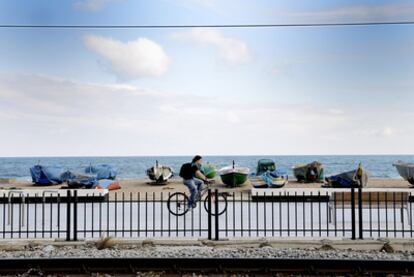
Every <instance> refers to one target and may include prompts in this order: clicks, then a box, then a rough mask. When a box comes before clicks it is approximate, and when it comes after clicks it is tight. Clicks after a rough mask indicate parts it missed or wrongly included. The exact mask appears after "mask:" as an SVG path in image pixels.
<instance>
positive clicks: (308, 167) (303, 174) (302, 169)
mask: <svg viewBox="0 0 414 277" xmlns="http://www.w3.org/2000/svg"><path fill="white" fill-rule="evenodd" d="M293 175H295V177H296V179H297V180H298V182H300V183H313V182H317V183H322V182H323V179H324V176H323V175H324V173H323V167H322V164H321V163H320V162H318V161H314V162H311V163H308V164H298V165H296V166H294V167H293Z"/></svg>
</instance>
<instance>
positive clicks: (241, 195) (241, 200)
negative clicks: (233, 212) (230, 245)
mask: <svg viewBox="0 0 414 277" xmlns="http://www.w3.org/2000/svg"><path fill="white" fill-rule="evenodd" d="M240 236H242V237H243V192H242V191H241V192H240Z"/></svg>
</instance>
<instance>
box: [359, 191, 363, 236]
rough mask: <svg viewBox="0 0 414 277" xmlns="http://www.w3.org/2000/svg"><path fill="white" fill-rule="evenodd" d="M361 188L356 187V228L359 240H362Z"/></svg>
mask: <svg viewBox="0 0 414 277" xmlns="http://www.w3.org/2000/svg"><path fill="white" fill-rule="evenodd" d="M362 209H363V207H362V187H361V186H359V187H358V227H359V239H362V238H363V224H364V221H363V219H362Z"/></svg>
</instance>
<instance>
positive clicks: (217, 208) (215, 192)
mask: <svg viewBox="0 0 414 277" xmlns="http://www.w3.org/2000/svg"><path fill="white" fill-rule="evenodd" d="M214 211H215V217H214V219H215V222H214V228H215V230H216V234H215V238H216V240H219V198H218V190H217V189H215V190H214Z"/></svg>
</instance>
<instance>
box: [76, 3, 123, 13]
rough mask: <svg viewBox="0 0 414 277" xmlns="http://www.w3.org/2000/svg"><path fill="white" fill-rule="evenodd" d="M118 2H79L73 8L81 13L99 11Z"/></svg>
mask: <svg viewBox="0 0 414 277" xmlns="http://www.w3.org/2000/svg"><path fill="white" fill-rule="evenodd" d="M116 1H119V0H81V1H77V2H75V4H74V8H75V9H77V10H82V11H93V12H95V11H99V10H101V9H103V8H104V7H105V6H106V5H108V4H109V3H111V2H116Z"/></svg>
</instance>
